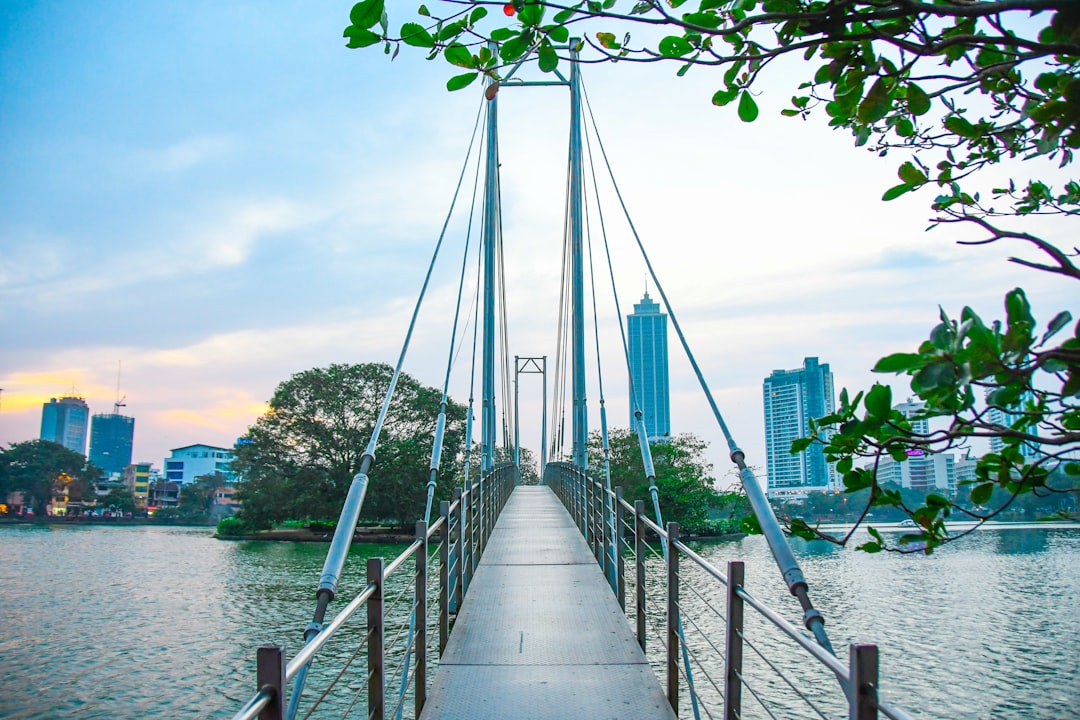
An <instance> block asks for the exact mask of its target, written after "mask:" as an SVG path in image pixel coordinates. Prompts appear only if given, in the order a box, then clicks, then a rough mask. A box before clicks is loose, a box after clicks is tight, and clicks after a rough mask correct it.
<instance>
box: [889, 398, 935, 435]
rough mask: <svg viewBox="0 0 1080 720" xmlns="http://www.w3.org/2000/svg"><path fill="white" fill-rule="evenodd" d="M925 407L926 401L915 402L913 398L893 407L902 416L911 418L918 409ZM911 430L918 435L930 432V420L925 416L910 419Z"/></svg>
mask: <svg viewBox="0 0 1080 720" xmlns="http://www.w3.org/2000/svg"><path fill="white" fill-rule="evenodd" d="M925 407H926V403H922V402H916V401H915V400H914V399H910V400H908V401H907V402H906V403H900V404H899V405H897V406H896V407H895V409H896V410H899V411H900V412H902V413H903V414H904V417H906V418H908V419H909V420H911V418H912V417H914V416H915V414H916V413H918V412H919V411H920V410H922V409H923V408H925ZM911 430H912V432H914V433H916V434H918V435H929V434H930V421H929V420H927V419H926V418H919V419H918V420H911Z"/></svg>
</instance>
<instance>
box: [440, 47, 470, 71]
mask: <svg viewBox="0 0 1080 720" xmlns="http://www.w3.org/2000/svg"><path fill="white" fill-rule="evenodd" d="M443 57H445V58H446V62H448V63H450V64H451V65H457V66H458V67H463V68H471V67H473V56H472V53H471V52H469V48H467V47H465V46H464V45H462V44H461V43H451V44H450V45H447V47H446V49H445V50H443Z"/></svg>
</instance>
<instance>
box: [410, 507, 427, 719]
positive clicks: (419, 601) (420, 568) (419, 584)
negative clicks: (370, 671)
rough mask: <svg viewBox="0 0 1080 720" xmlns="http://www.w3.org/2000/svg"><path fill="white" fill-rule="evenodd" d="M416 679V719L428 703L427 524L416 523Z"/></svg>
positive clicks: (420, 521) (422, 522)
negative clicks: (417, 545) (417, 544)
mask: <svg viewBox="0 0 1080 720" xmlns="http://www.w3.org/2000/svg"><path fill="white" fill-rule="evenodd" d="M416 539H417V540H418V541H419V542H420V547H418V548H417V549H416V608H415V610H414V614H415V616H416V636H415V637H416V679H415V681H414V688H413V697H414V698H415V699H416V717H420V711H421V710H423V709H424V703H426V702H427V523H426V522H424V521H423V520H417V521H416Z"/></svg>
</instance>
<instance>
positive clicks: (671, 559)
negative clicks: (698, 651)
mask: <svg viewBox="0 0 1080 720" xmlns="http://www.w3.org/2000/svg"><path fill="white" fill-rule="evenodd" d="M678 539H679V523H677V522H669V523H668V524H667V544H668V551H667V697H668V703H669V704H670V705H671V709H672V710H674V711H675V714H676V715H678V714H679V551H678V550H677V549H676V548H675V541H676V540H678Z"/></svg>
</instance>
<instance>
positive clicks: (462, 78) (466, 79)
mask: <svg viewBox="0 0 1080 720" xmlns="http://www.w3.org/2000/svg"><path fill="white" fill-rule="evenodd" d="M479 74H480V73H478V72H471V73H462V74H461V75H455V76H454V77H452V78H450V79H449V80H447V81H446V89H447V90H450V91H454V90H460V89H461V88H463V87H468V86H469V85H471V84H472V82H473V80H475V79H476V77H477V76H478V75H479Z"/></svg>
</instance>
